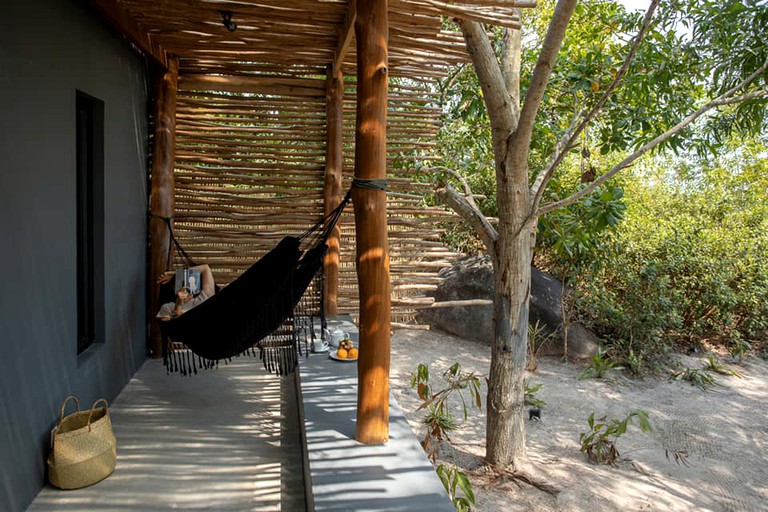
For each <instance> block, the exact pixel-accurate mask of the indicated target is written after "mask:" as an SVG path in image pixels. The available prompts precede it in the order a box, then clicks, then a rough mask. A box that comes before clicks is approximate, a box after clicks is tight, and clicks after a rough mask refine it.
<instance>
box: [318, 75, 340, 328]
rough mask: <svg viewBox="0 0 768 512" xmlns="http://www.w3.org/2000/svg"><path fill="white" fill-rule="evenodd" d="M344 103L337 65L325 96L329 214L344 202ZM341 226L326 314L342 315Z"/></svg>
mask: <svg viewBox="0 0 768 512" xmlns="http://www.w3.org/2000/svg"><path fill="white" fill-rule="evenodd" d="M343 102H344V81H343V77H342V75H341V71H340V70H339V71H337V72H335V74H334V70H333V66H331V67H329V68H328V79H327V82H326V95H325V117H326V129H325V131H326V139H325V184H324V187H323V201H324V204H325V214H326V215H328V214H329V213H330V212H331V211H332V210H334V209H335V208H336V207H337V206H339V203H341V170H342V164H343V158H344V156H343V153H342V149H343V140H344V127H343V116H342V113H343ZM340 235H341V229H340V228H339V225H338V223H337V224H336V226H335V227H334V228H333V231H332V232H331V234H330V236H329V237H328V242H327V243H328V252H327V253H326V255H325V261H324V267H325V268H324V271H325V296H324V303H325V312H326V313H327V314H329V315H335V314H337V313H338V304H339V247H340V243H339V237H340Z"/></svg>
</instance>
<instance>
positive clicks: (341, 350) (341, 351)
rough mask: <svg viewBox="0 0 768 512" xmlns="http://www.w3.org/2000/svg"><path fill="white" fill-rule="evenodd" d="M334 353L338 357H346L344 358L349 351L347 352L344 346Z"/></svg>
mask: <svg viewBox="0 0 768 512" xmlns="http://www.w3.org/2000/svg"><path fill="white" fill-rule="evenodd" d="M336 355H337V356H338V357H339V358H340V359H346V358H347V356H348V355H349V353H348V352H347V349H345V348H340V349H339V351H338V352H336Z"/></svg>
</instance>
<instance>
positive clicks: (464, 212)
mask: <svg viewBox="0 0 768 512" xmlns="http://www.w3.org/2000/svg"><path fill="white" fill-rule="evenodd" d="M435 195H437V197H438V198H439V199H440V200H441V201H443V203H445V204H446V205H448V206H449V207H450V208H451V209H452V210H453V211H455V212H456V213H458V214H459V216H460V217H461V218H462V219H464V220H465V221H467V223H469V225H470V226H472V228H473V229H474V230H475V232H476V233H477V234H478V236H480V239H481V240H482V241H483V244H485V248H486V249H487V250H488V253H489V254H490V255H491V261H496V241H497V240H498V238H499V235H498V233H497V232H496V230H495V229H494V228H493V226H491V224H490V223H489V222H488V219H486V218H485V216H484V215H483V214H482V213H481V212H480V210H479V209H478V208H477V207H476V206H473V205H472V204H470V203H469V201H467V199H466V198H465V197H464V196H462V195H461V194H459V193H458V192H457V191H456V189H454V188H453V187H451V186H450V185H445V186H443V187H440V188H438V189H436V190H435Z"/></svg>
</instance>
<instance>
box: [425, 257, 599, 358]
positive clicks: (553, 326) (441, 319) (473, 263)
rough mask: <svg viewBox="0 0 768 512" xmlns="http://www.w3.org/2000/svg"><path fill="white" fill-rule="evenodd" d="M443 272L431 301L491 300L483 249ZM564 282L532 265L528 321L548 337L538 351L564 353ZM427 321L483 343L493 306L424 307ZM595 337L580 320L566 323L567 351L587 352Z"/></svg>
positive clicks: (595, 343)
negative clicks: (548, 335) (550, 336)
mask: <svg viewBox="0 0 768 512" xmlns="http://www.w3.org/2000/svg"><path fill="white" fill-rule="evenodd" d="M440 277H442V278H444V280H443V282H442V283H441V284H440V286H439V287H438V289H437V291H436V292H435V294H434V297H435V302H446V301H455V300H470V299H487V300H493V265H492V263H491V260H490V257H489V256H488V255H487V254H483V255H478V256H469V257H467V258H463V259H461V260H459V261H458V262H457V263H456V264H455V265H453V266H452V267H448V268H444V269H443V270H442V271H441V272H440ZM562 296H563V286H562V284H561V283H560V282H559V281H558V280H557V279H555V278H554V277H552V276H550V275H549V274H546V273H544V272H541V271H539V270H538V269H536V268H535V267H531V301H530V322H531V323H533V324H535V323H536V322H537V321H538V322H539V323H540V324H541V325H543V326H545V328H546V330H547V331H548V332H551V333H554V336H553V338H552V341H551V342H550V343H548V344H547V345H545V346H544V347H542V349H541V351H540V352H539V353H540V354H542V355H543V354H546V355H559V354H562V353H563V337H562V332H563V314H562V308H561V301H562ZM423 315H424V317H425V318H426V319H427V320H428V321H429V322H430V324H431V325H433V326H435V327H437V328H438V329H441V330H444V331H446V332H449V333H451V334H454V335H456V336H459V337H461V338H465V339H471V340H475V341H480V342H484V343H490V342H491V340H492V339H493V306H492V305H474V306H458V307H441V308H433V309H428V310H423ZM598 345H599V339H598V338H597V336H595V335H594V334H593V333H592V332H590V331H589V330H587V329H585V328H584V327H583V326H582V325H580V324H578V323H574V322H572V323H570V324H569V326H568V355H569V356H573V357H590V356H592V355H594V354H595V353H596V351H597V347H598Z"/></svg>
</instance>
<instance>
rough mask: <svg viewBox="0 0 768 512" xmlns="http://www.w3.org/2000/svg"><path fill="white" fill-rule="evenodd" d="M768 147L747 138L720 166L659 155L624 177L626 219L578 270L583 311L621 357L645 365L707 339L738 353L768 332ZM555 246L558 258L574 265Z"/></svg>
mask: <svg viewBox="0 0 768 512" xmlns="http://www.w3.org/2000/svg"><path fill="white" fill-rule="evenodd" d="M761 151H764V148H763V149H760V148H759V147H758V148H753V149H752V150H750V149H749V148H748V147H740V148H739V149H738V150H737V151H734V152H733V153H731V154H730V155H731V156H730V157H729V158H730V159H726V158H725V157H723V160H721V161H720V162H719V164H720V165H708V164H705V163H701V162H694V165H688V164H686V163H681V161H680V160H675V161H657V164H658V167H655V168H653V167H649V168H648V169H646V170H645V171H644V172H638V174H637V175H636V176H635V177H634V178H632V179H628V180H627V181H626V182H625V183H624V187H625V189H626V196H625V200H626V202H627V206H628V208H627V211H626V214H625V220H624V221H623V222H622V223H621V224H619V226H618V228H617V229H616V230H615V232H614V231H609V232H607V233H606V236H607V237H608V238H609V240H605V239H604V240H603V243H602V244H601V245H600V246H599V250H597V251H595V252H594V253H592V254H590V253H587V254H586V255H585V254H581V256H580V257H581V258H582V260H584V258H586V262H584V261H582V263H581V264H580V266H579V269H578V273H577V277H576V278H575V279H573V281H575V282H577V283H578V288H579V293H578V294H577V299H576V308H575V315H576V317H577V319H578V320H580V321H581V322H583V323H585V324H586V325H587V326H589V327H591V328H592V329H593V330H594V331H596V332H597V333H598V334H599V335H600V336H602V337H603V338H604V339H607V340H609V341H610V343H611V353H612V354H613V355H614V358H615V361H616V363H617V364H621V365H624V366H626V367H628V368H630V369H631V370H633V371H635V372H636V373H637V371H638V368H639V367H642V366H648V365H649V364H653V363H654V362H655V361H657V360H658V359H659V357H660V356H663V355H664V354H665V353H666V352H667V351H668V350H669V349H670V347H673V346H689V345H691V344H694V343H699V342H700V340H705V341H706V342H708V343H709V344H714V345H720V346H723V347H724V348H731V349H732V355H733V356H734V357H735V358H736V357H739V354H741V355H743V354H744V352H745V351H746V350H749V346H750V345H749V344H750V343H752V344H753V345H754V342H755V341H760V342H763V341H764V340H765V339H766V336H767V334H768V259H766V258H765V257H764V255H765V254H766V252H767V251H768V201H766V199H767V197H766V190H768V160H766V159H765V157H764V153H761ZM750 155H752V156H750ZM545 250H548V249H545ZM556 252H557V254H558V255H559V256H558V257H559V259H556V258H553V264H554V265H555V266H556V267H559V268H569V269H572V268H573V261H563V256H562V252H560V251H556ZM590 258H591V259H590ZM590 261H594V262H597V263H595V264H589V262H590Z"/></svg>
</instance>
